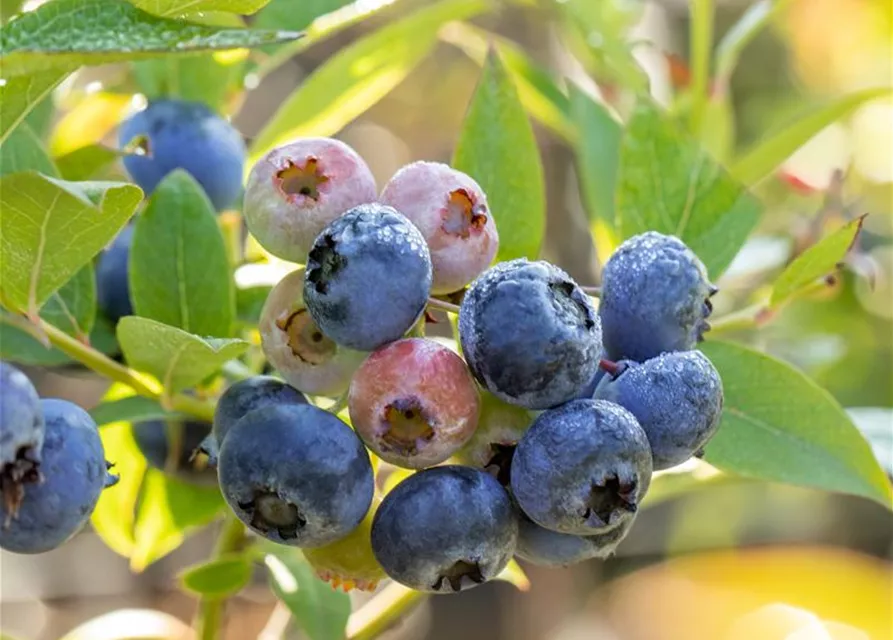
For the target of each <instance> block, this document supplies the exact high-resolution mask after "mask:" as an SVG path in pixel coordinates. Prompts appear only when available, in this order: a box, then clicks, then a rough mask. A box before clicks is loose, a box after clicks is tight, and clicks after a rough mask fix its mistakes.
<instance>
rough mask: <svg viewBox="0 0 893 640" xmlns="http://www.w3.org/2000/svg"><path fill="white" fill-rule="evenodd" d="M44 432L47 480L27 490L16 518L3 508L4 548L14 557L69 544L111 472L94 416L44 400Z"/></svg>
mask: <svg viewBox="0 0 893 640" xmlns="http://www.w3.org/2000/svg"><path fill="white" fill-rule="evenodd" d="M40 404H41V409H42V410H43V416H44V420H45V421H46V434H45V436H44V441H43V450H42V452H41V453H42V458H43V459H42V461H41V471H42V472H43V476H44V481H43V482H42V483H40V484H35V485H33V486H31V487H29V488H28V495H27V496H26V498H27V499H26V500H25V501H24V503H23V504H22V506H21V508H20V509H19V512H18V515H17V516H15V517H14V518H13V517H12V514H11V513H9V512H8V511H7V510H6V507H5V506H2V505H0V521H3V522H4V525H3V526H2V527H0V547H2V548H4V549H6V550H7V551H13V552H15V553H43V552H45V551H50V550H51V549H55V548H56V547H58V546H60V545H61V544H62V543H64V542H66V541H67V540H69V539H70V538H71V537H72V536H74V535H75V534H76V533H77V532H78V531H80V530H81V528H82V527H83V526H84V525H85V524H86V522H87V520H88V519H89V518H90V514H91V513H93V509H94V508H95V507H96V502H97V501H98V500H99V494H100V493H101V492H102V490H103V488H105V487H107V486H111V485H112V484H114V483H115V482H116V481H117V477H115V476H110V475H109V474H108V468H109V465H108V463H106V461H105V454H104V452H103V448H102V441H101V440H100V439H99V431H98V430H97V428H96V423H95V422H94V421H93V419H92V418H91V417H90V415H89V414H88V413H87V412H86V411H84V410H83V409H81V408H80V407H78V406H77V405H75V404H72V403H71V402H68V401H66V400H55V399H47V400H41V401H40Z"/></svg>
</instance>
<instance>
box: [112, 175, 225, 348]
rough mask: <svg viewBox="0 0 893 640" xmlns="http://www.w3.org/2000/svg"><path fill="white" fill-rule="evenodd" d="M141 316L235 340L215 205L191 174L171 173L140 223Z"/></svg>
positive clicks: (135, 277)
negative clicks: (232, 335)
mask: <svg viewBox="0 0 893 640" xmlns="http://www.w3.org/2000/svg"><path fill="white" fill-rule="evenodd" d="M129 279H130V296H131V299H132V300H133V308H134V310H135V311H136V313H137V315H140V316H142V317H144V318H150V319H152V320H157V321H158V322H162V323H164V324H167V325H170V326H173V327H179V328H180V329H183V330H184V331H187V332H189V333H194V334H196V335H200V336H218V337H229V336H230V335H231V333H232V330H233V318H234V316H235V289H234V285H233V279H232V274H231V270H230V265H229V261H228V259H227V257H226V247H225V245H224V241H223V234H222V233H221V232H220V227H219V226H218V225H217V218H216V216H215V214H214V207H213V206H212V205H211V201H210V200H208V196H207V195H205V192H204V191H203V190H202V188H201V186H199V184H198V183H197V182H196V181H195V179H194V178H192V176H190V175H189V174H188V173H186V172H185V171H182V170H180V169H178V170H176V171H173V172H171V173H169V174H168V175H167V176H166V177H165V178H164V180H162V181H161V183H160V184H159V185H158V187H156V189H155V191H154V192H153V194H152V197H151V199H150V200H149V204H148V206H147V207H146V209H145V211H144V212H143V213H142V215H140V216H139V218H138V219H137V222H136V228H135V229H134V233H133V245H132V247H131V249H130V263H129Z"/></svg>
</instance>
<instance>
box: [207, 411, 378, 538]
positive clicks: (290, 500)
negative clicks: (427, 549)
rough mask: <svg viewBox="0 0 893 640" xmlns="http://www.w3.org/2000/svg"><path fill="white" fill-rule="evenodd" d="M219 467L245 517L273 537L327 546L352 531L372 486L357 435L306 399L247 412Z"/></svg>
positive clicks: (228, 495)
mask: <svg viewBox="0 0 893 640" xmlns="http://www.w3.org/2000/svg"><path fill="white" fill-rule="evenodd" d="M217 471H218V478H219V481H220V490H221V492H222V493H223V497H224V498H225V499H226V501H227V503H228V504H229V506H230V508H232V510H233V512H234V513H235V514H236V516H238V518H239V519H240V520H242V521H243V522H244V523H245V524H246V525H248V526H249V527H250V528H251V529H252V530H253V531H255V532H256V533H258V534H260V535H262V536H264V537H265V538H267V539H269V540H272V541H273V542H277V543H279V544H288V545H293V546H297V547H318V546H322V545H324V544H328V543H330V542H333V541H335V540H338V539H339V538H342V537H344V536H346V535H347V534H348V533H350V532H351V531H353V529H355V528H356V527H357V525H359V524H360V521H362V519H363V517H364V516H365V515H366V512H367V511H368V510H369V505H370V504H371V503H372V495H373V493H374V490H375V487H374V481H373V476H372V465H371V463H370V461H369V454H368V453H367V451H366V449H365V447H363V443H362V442H360V439H359V438H358V437H357V435H356V434H355V433H354V432H353V430H351V428H350V427H348V426H347V425H346V424H345V423H344V422H342V421H341V420H339V419H338V418H337V417H336V416H334V415H332V414H331V413H328V412H327V411H323V410H322V409H318V408H317V407H314V406H313V405H309V404H281V405H269V406H265V407H261V408H260V409H255V410H254V411H250V412H249V413H247V414H246V415H245V416H244V417H243V418H242V419H241V420H239V421H238V422H236V424H234V425H233V426H232V428H231V429H230V430H229V432H228V433H227V434H226V439H225V440H224V441H223V445H222V446H221V448H220V457H219V460H218V468H217Z"/></svg>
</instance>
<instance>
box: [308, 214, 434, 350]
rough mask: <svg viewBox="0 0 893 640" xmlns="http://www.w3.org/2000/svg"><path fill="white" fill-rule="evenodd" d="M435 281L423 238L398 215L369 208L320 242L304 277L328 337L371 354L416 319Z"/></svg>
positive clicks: (313, 311) (346, 218)
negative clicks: (432, 279)
mask: <svg viewBox="0 0 893 640" xmlns="http://www.w3.org/2000/svg"><path fill="white" fill-rule="evenodd" d="M431 278H432V269H431V256H430V254H429V253H428V245H426V244H425V239H424V238H423V237H422V234H421V233H419V230H418V229H416V228H415V227H414V226H413V225H412V223H411V222H410V221H409V220H407V219H406V217H405V216H403V215H402V214H400V213H398V212H397V211H396V209H393V208H391V207H387V206H385V205H381V204H364V205H360V206H358V207H354V208H353V209H351V210H350V211H348V212H347V213H345V214H344V215H342V216H341V217H340V218H337V219H336V220H335V221H334V222H332V223H331V224H329V225H328V226H327V227H326V228H325V229H323V231H322V233H320V234H319V236H317V238H316V240H315V241H314V243H313V247H312V248H311V249H310V255H309V259H308V262H307V272H306V273H305V274H304V303H305V304H306V305H307V310H308V311H310V315H311V316H312V317H313V320H314V322H316V324H317V326H318V327H319V328H320V330H321V331H322V332H323V334H325V335H326V336H327V337H329V338H331V339H332V340H334V341H335V342H337V343H338V344H340V345H343V346H345V347H349V348H351V349H358V350H360V351H373V350H374V349H377V348H378V347H380V346H382V345H383V344H385V343H388V342H393V341H394V340H397V339H398V338H400V337H402V336H403V334H404V333H406V332H407V331H408V330H409V329H410V327H412V325H413V324H415V322H416V320H418V319H419V317H420V316H421V315H422V312H423V311H424V310H425V304H426V303H427V301H428V295H429V294H430V292H431Z"/></svg>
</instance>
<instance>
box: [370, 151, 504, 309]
mask: <svg viewBox="0 0 893 640" xmlns="http://www.w3.org/2000/svg"><path fill="white" fill-rule="evenodd" d="M379 202H381V203H382V204H386V205H390V206H392V207H394V208H395V209H396V210H397V211H399V212H400V213H402V214H403V215H405V216H406V217H407V218H409V220H410V221H411V222H412V223H413V224H414V225H415V226H416V227H418V229H419V231H421V232H422V236H424V238H425V241H426V242H427V243H428V249H430V251H431V263H432V265H433V266H434V280H433V282H432V284H431V292H432V293H435V294H444V293H452V292H454V291H458V290H459V289H461V288H462V287H464V286H465V285H467V284H468V283H469V282H471V281H472V280H474V279H475V278H476V277H478V276H479V275H480V274H481V273H482V272H483V271H484V269H486V268H487V267H488V266H489V265H490V263H491V262H492V261H493V257H494V256H495V255H496V250H497V249H498V248H499V234H498V233H497V232H496V222H495V221H494V220H493V216H492V215H491V213H490V209H489V206H488V205H487V196H486V195H485V194H484V191H483V189H481V187H480V185H479V184H478V183H477V182H475V181H474V180H473V179H472V178H471V177H470V176H468V175H466V174H464V173H462V172H461V171H456V170H455V169H453V168H452V167H450V166H448V165H445V164H443V163H440V162H423V161H420V162H413V163H412V164H408V165H406V166H405V167H403V168H402V169H400V170H399V171H398V172H397V173H395V174H394V177H392V178H391V179H390V181H389V182H388V183H387V184H386V185H385V187H384V189H382V192H381V197H380V198H379Z"/></svg>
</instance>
